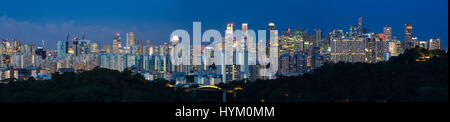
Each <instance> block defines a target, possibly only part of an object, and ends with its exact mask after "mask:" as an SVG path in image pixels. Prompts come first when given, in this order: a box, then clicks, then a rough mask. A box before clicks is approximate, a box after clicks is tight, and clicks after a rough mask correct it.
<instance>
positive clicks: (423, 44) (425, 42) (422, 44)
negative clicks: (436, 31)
mask: <svg viewBox="0 0 450 122" xmlns="http://www.w3.org/2000/svg"><path fill="white" fill-rule="evenodd" d="M418 46H419V47H421V48H425V49H428V42H427V41H419V45H418Z"/></svg>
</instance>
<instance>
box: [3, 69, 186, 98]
mask: <svg viewBox="0 0 450 122" xmlns="http://www.w3.org/2000/svg"><path fill="white" fill-rule="evenodd" d="M167 83H169V82H168V81H166V80H163V79H158V80H155V81H153V82H149V81H147V80H145V79H144V78H143V77H142V76H140V75H139V74H134V73H132V72H131V71H124V72H119V71H115V70H109V69H104V68H98V67H96V68H94V69H93V70H91V71H85V72H81V73H73V72H66V73H64V74H62V75H60V74H59V73H54V74H52V79H51V80H42V81H37V80H35V79H33V78H31V79H29V80H27V81H16V82H10V83H8V84H2V85H0V101H3V102H175V101H191V96H190V94H189V93H185V92H184V91H182V90H174V89H173V88H170V87H166V85H167Z"/></svg>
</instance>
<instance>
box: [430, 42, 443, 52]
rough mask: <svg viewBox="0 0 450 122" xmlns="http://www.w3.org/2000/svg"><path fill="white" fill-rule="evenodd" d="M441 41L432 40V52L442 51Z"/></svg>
mask: <svg viewBox="0 0 450 122" xmlns="http://www.w3.org/2000/svg"><path fill="white" fill-rule="evenodd" d="M441 45H442V44H441V39H430V50H441V49H442V47H441Z"/></svg>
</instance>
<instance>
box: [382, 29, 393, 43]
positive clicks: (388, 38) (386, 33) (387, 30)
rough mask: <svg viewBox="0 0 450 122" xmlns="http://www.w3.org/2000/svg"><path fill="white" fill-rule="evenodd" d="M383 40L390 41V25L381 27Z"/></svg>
mask: <svg viewBox="0 0 450 122" xmlns="http://www.w3.org/2000/svg"><path fill="white" fill-rule="evenodd" d="M383 34H384V37H383V40H386V41H391V40H392V27H384V28H383Z"/></svg>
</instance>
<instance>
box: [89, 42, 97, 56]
mask: <svg viewBox="0 0 450 122" xmlns="http://www.w3.org/2000/svg"><path fill="white" fill-rule="evenodd" d="M90 52H91V53H92V54H97V53H99V51H98V44H97V43H91V45H90Z"/></svg>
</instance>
